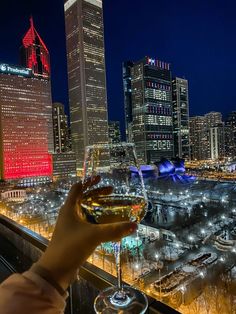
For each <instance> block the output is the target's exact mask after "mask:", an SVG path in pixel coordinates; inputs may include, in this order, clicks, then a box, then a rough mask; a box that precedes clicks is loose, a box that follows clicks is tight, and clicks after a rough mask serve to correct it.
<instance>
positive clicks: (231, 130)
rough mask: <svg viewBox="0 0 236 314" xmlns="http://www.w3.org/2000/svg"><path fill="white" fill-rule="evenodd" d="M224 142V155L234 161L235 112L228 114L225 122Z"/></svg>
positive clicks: (235, 138)
mask: <svg viewBox="0 0 236 314" xmlns="http://www.w3.org/2000/svg"><path fill="white" fill-rule="evenodd" d="M225 126H226V131H225V142H226V155H227V157H230V158H231V159H233V160H235V159H236V111H232V112H230V113H229V114H228V116H227V118H226V121H225Z"/></svg>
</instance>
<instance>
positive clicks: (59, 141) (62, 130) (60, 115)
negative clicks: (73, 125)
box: [52, 103, 71, 153]
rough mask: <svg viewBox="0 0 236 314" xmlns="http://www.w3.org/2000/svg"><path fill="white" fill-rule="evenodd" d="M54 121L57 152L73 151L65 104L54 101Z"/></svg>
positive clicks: (55, 148) (55, 149)
mask: <svg viewBox="0 0 236 314" xmlns="http://www.w3.org/2000/svg"><path fill="white" fill-rule="evenodd" d="M52 121H53V135H54V151H55V153H65V152H69V151H71V147H70V141H69V128H68V118H67V115H66V114H65V109H64V105H63V104H61V103H53V110H52Z"/></svg>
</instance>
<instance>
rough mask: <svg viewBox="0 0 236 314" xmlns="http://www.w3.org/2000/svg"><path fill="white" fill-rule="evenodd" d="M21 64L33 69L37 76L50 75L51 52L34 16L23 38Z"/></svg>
mask: <svg viewBox="0 0 236 314" xmlns="http://www.w3.org/2000/svg"><path fill="white" fill-rule="evenodd" d="M20 52H21V64H22V66H24V67H26V68H29V69H32V71H33V74H34V75H35V76H38V75H40V76H44V77H49V76H50V57H49V52H48V49H47V47H46V45H45V44H44V42H43V40H42V38H41V37H40V36H39V34H38V32H37V31H36V29H35V27H34V22H33V18H32V17H31V18H30V29H29V30H28V32H27V33H26V34H25V36H24V38H23V40H22V46H21V48H20Z"/></svg>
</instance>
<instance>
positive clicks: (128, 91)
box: [123, 61, 134, 143]
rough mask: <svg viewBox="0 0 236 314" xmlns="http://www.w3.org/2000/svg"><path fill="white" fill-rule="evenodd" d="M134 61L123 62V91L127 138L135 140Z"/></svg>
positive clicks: (130, 140) (129, 140)
mask: <svg viewBox="0 0 236 314" xmlns="http://www.w3.org/2000/svg"><path fill="white" fill-rule="evenodd" d="M133 65H134V63H133V62H131V61H126V62H124V63H123V91H124V108H125V133H126V140H127V141H128V142H131V143H132V142H133V135H132V121H133V115H132V86H131V69H132V67H133Z"/></svg>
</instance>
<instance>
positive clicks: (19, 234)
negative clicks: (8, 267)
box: [0, 215, 180, 314]
mask: <svg viewBox="0 0 236 314" xmlns="http://www.w3.org/2000/svg"><path fill="white" fill-rule="evenodd" d="M0 235H1V236H2V237H4V238H5V239H6V240H7V241H9V242H10V243H11V244H12V245H13V246H14V247H15V248H17V249H18V250H20V251H21V252H22V254H23V255H24V256H26V258H27V259H28V260H30V261H31V262H32V263H33V262H36V261H37V260H38V258H39V257H40V255H41V254H42V252H43V251H45V249H46V248H47V245H48V240H47V239H45V238H43V237H42V236H40V235H38V234H37V233H35V232H33V231H31V230H29V229H28V228H26V227H23V226H21V225H19V224H18V223H16V222H15V221H13V220H11V219H9V218H7V217H5V216H3V215H0ZM0 253H1V252H0ZM7 254H9V256H4V258H5V260H8V258H11V256H10V254H13V255H14V252H8V253H7ZM26 264H27V263H26ZM13 266H15V265H13ZM27 267H28V265H25V269H22V271H24V270H26V269H27ZM15 268H16V269H17V267H15ZM23 268H24V265H23ZM115 282H116V279H115V278H114V277H113V276H112V275H111V274H109V273H107V272H105V271H103V270H102V269H100V268H98V267H96V266H94V265H92V264H90V263H88V262H86V263H85V264H84V265H83V266H82V267H81V269H80V278H79V280H77V281H76V282H75V283H74V284H73V285H72V286H71V287H70V289H69V298H68V302H67V308H66V314H73V313H88V314H90V313H91V314H93V313H94V310H93V301H94V298H95V297H96V295H97V294H98V292H99V290H101V289H104V288H106V287H108V286H111V285H114V284H115ZM148 313H155V314H178V313H179V312H177V311H176V310H174V309H172V308H170V307H169V306H167V305H166V304H163V303H161V302H158V301H156V300H154V299H152V298H149V308H148ZM179 314H180V313H179Z"/></svg>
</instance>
